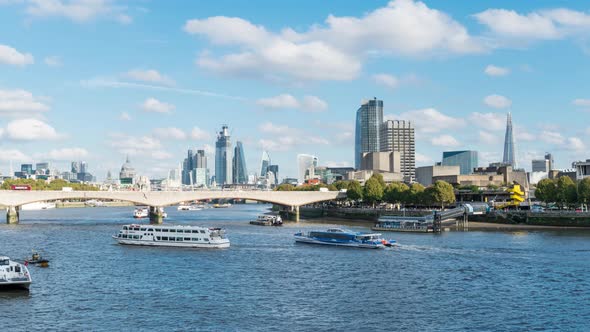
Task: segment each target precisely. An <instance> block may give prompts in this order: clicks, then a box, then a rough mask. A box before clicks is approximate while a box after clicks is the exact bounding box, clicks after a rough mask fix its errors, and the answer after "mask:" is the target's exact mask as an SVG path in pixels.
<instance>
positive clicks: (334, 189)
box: [328, 184, 340, 191]
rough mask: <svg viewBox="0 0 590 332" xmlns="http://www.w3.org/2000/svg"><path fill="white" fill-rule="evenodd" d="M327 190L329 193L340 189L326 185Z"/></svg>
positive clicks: (332, 185)
mask: <svg viewBox="0 0 590 332" xmlns="http://www.w3.org/2000/svg"><path fill="white" fill-rule="evenodd" d="M328 190H329V191H338V190H340V189H338V188H337V187H336V186H335V185H334V184H330V185H328Z"/></svg>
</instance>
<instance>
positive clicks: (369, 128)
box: [354, 98, 383, 169]
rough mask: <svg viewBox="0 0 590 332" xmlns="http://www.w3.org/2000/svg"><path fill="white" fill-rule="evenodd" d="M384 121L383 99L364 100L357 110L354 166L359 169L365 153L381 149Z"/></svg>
mask: <svg viewBox="0 0 590 332" xmlns="http://www.w3.org/2000/svg"><path fill="white" fill-rule="evenodd" d="M382 123H383V101H382V100H378V99H377V98H374V99H372V100H368V101H364V102H363V103H362V104H361V107H360V108H359V109H358V110H357V111H356V129H355V145H354V167H355V168H356V169H359V168H360V166H361V159H362V155H363V153H366V152H379V151H380V128H381V124H382Z"/></svg>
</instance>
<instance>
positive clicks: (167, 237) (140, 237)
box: [119, 234, 209, 242]
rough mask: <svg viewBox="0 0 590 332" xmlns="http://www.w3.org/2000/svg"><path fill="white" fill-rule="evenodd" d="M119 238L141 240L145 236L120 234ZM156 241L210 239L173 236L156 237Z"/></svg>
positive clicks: (207, 239) (205, 239)
mask: <svg viewBox="0 0 590 332" xmlns="http://www.w3.org/2000/svg"><path fill="white" fill-rule="evenodd" d="M119 237H120V238H122V239H131V240H141V239H142V238H143V236H141V235H127V234H119ZM156 240H158V241H170V242H183V241H188V242H190V241H193V242H196V241H201V240H203V241H209V238H203V239H201V238H196V237H193V238H190V237H173V236H156Z"/></svg>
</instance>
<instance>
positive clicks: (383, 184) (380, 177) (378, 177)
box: [371, 173, 386, 189]
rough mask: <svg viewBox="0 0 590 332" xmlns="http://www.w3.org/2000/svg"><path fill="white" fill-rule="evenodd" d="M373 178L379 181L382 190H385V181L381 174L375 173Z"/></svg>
mask: <svg viewBox="0 0 590 332" xmlns="http://www.w3.org/2000/svg"><path fill="white" fill-rule="evenodd" d="M371 177H372V178H375V179H377V181H379V184H380V185H381V188H382V189H385V186H386V185H385V180H383V175H381V174H379V173H373V175H371Z"/></svg>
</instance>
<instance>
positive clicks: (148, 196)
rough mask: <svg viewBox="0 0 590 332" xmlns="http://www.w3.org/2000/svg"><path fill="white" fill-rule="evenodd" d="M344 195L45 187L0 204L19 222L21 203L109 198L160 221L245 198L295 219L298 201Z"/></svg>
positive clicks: (3, 196)
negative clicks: (177, 211)
mask: <svg viewBox="0 0 590 332" xmlns="http://www.w3.org/2000/svg"><path fill="white" fill-rule="evenodd" d="M344 197H346V194H345V193H341V192H337V191H327V192H325V191H264V190H199V191H48V190H47V191H46V190H0V205H1V206H6V207H7V212H6V222H7V223H8V224H17V223H18V222H19V211H20V207H21V206H22V205H24V204H29V203H35V202H45V201H58V200H70V199H80V200H91V199H96V200H112V201H127V202H131V203H134V204H136V205H145V206H149V210H150V223H155V224H159V223H162V209H160V208H163V207H165V206H170V205H176V204H179V203H182V202H189V201H202V200H209V199H228V200H229V199H245V200H253V201H259V202H267V203H273V204H277V205H282V206H285V207H289V208H290V209H291V211H293V213H294V215H295V220H296V221H299V207H300V206H302V205H307V204H312V203H317V202H323V201H329V200H334V199H338V198H344Z"/></svg>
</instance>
